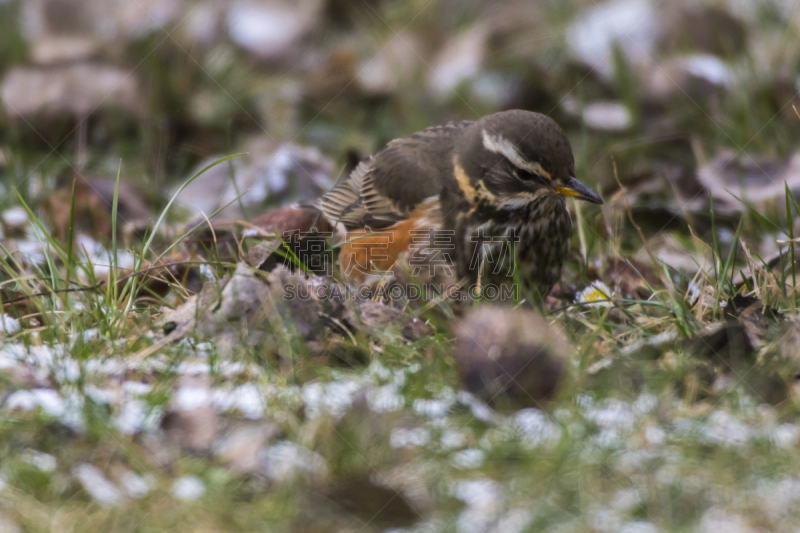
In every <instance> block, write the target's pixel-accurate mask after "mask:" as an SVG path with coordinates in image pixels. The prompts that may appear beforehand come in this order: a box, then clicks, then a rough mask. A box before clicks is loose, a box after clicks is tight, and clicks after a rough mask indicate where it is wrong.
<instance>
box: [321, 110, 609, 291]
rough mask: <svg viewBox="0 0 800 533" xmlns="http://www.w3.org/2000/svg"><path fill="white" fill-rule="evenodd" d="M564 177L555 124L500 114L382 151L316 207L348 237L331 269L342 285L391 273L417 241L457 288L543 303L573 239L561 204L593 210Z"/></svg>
mask: <svg viewBox="0 0 800 533" xmlns="http://www.w3.org/2000/svg"><path fill="white" fill-rule="evenodd" d="M574 176H575V163H574V158H573V155H572V148H571V147H570V144H569V140H568V139H567V137H566V135H565V134H564V132H563V130H562V129H561V128H560V127H559V126H558V124H556V122H555V121H553V120H552V119H551V118H549V117H547V116H545V115H541V114H539V113H533V112H530V111H521V110H512V111H503V112H500V113H494V114H492V115H487V116H485V117H483V118H481V119H480V120H477V121H460V122H449V123H447V124H444V125H441V126H434V127H431V128H427V129H425V130H423V131H420V132H417V133H414V134H413V135H410V136H408V137H403V138H400V139H395V140H393V141H391V142H389V143H388V144H387V145H386V147H384V148H383V149H382V150H380V151H379V152H377V153H376V154H375V155H373V156H372V157H370V158H369V159H367V160H365V161H363V162H361V163H360V164H359V165H358V166H357V167H356V168H355V170H353V172H352V173H351V174H350V176H349V178H348V179H347V180H346V181H344V182H342V183H340V184H338V185H337V186H336V187H335V188H334V189H332V190H331V191H329V192H328V193H327V194H325V195H324V196H323V197H322V198H321V199H320V200H319V201H318V202H317V207H318V208H319V209H320V210H321V211H322V213H323V214H324V215H325V216H326V217H327V218H328V219H329V220H330V221H332V222H334V223H338V224H341V226H343V227H344V229H346V230H347V231H348V233H347V239H346V241H345V242H344V244H343V245H342V246H341V249H340V253H339V265H340V266H341V268H342V272H343V273H344V275H345V278H346V280H347V281H348V282H349V283H351V284H358V283H363V282H365V281H368V280H369V279H370V276H371V275H372V274H375V273H377V272H381V271H389V270H391V269H392V268H393V267H394V266H395V265H396V263H397V262H398V260H399V259H402V258H403V256H404V254H405V255H408V253H409V248H410V247H412V246H414V243H419V242H420V235H425V234H428V235H429V236H430V235H432V236H431V237H429V238H428V240H427V241H426V242H427V243H428V246H432V247H433V248H437V249H436V250H427V252H426V254H427V255H426V257H428V258H430V257H431V254H436V253H437V252H441V253H439V254H438V257H440V260H441V261H440V263H441V266H442V267H446V266H447V265H446V262H447V261H449V262H450V263H452V265H453V266H454V267H455V269H456V271H457V272H456V273H457V276H458V279H460V280H464V279H466V280H467V281H468V282H470V283H478V282H480V283H482V284H483V286H487V285H488V284H493V283H494V284H505V285H509V284H513V283H515V281H516V280H520V281H522V282H523V283H526V284H527V286H528V287H529V288H531V289H533V290H534V291H536V292H538V293H539V295H541V296H542V297H544V296H546V295H547V294H548V293H549V292H550V290H551V289H552V287H553V285H554V284H555V283H556V281H558V280H559V278H560V277H561V267H562V265H563V263H564V259H565V257H566V255H567V252H568V250H569V243H570V238H571V236H572V222H571V220H570V216H569V213H568V211H567V207H566V202H565V197H567V196H572V197H575V198H578V199H581V200H586V201H589V202H592V203H595V204H602V203H603V201H602V200H601V198H600V197H599V196H598V195H597V193H595V192H594V191H592V190H591V189H590V188H588V187H587V186H586V185H584V184H583V183H581V182H580V181H578V180H577V179H576V178H575V177H574ZM431 232H432V233H431ZM416 251H417V252H418V251H419V250H418V249H417V250H416ZM430 262H431V261H429V263H430ZM435 262H436V261H434V263H435ZM407 263H410V264H413V262H412V261H407ZM515 269H519V270H518V271H515ZM479 280H480V281H479Z"/></svg>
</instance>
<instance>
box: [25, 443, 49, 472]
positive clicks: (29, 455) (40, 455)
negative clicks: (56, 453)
mask: <svg viewBox="0 0 800 533" xmlns="http://www.w3.org/2000/svg"><path fill="white" fill-rule="evenodd" d="M20 459H22V460H23V461H25V462H26V463H28V464H29V465H31V466H35V467H36V468H38V469H39V470H41V471H42V472H48V473H52V472H55V470H56V466H58V462H57V461H56V458H55V457H53V456H52V455H50V454H49V453H44V452H40V451H38V450H32V449H30V448H28V449H27V450H25V451H23V452H22V454H21V455H20Z"/></svg>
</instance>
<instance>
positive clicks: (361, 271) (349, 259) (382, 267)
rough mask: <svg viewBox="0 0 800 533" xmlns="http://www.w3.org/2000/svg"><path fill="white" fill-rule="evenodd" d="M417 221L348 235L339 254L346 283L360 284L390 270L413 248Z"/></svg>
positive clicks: (412, 219)
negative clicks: (370, 277)
mask: <svg viewBox="0 0 800 533" xmlns="http://www.w3.org/2000/svg"><path fill="white" fill-rule="evenodd" d="M418 221H419V219H414V218H410V219H408V220H403V221H402V222H398V223H397V224H395V225H393V226H390V227H388V228H385V229H380V230H374V231H371V230H355V231H350V232H348V233H347V236H346V239H345V243H344V244H343V245H342V247H341V249H340V251H339V268H340V269H341V272H342V275H343V276H344V278H345V280H346V281H347V283H349V284H350V285H359V284H362V283H365V282H367V279H368V277H369V276H380V275H381V273H382V272H389V271H391V270H392V268H394V265H395V264H396V263H397V260H398V259H399V258H400V256H401V255H402V254H403V253H404V252H405V251H406V250H408V248H409V247H410V246H411V244H412V239H413V236H414V235H413V231H412V230H414V229H417V228H418V227H419V226H418Z"/></svg>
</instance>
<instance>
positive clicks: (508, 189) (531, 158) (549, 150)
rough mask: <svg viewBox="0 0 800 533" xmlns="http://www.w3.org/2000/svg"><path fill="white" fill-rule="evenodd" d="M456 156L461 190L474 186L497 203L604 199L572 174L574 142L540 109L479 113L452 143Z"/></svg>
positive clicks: (573, 170) (598, 202) (594, 200)
mask: <svg viewBox="0 0 800 533" xmlns="http://www.w3.org/2000/svg"><path fill="white" fill-rule="evenodd" d="M456 159H457V163H458V164H459V166H460V168H456V178H457V179H458V181H459V185H460V186H461V188H462V190H465V193H466V194H468V195H469V194H470V190H469V187H472V188H473V191H474V194H475V195H477V196H480V197H481V198H485V199H487V200H488V201H489V202H490V203H492V204H494V205H495V206H497V207H502V206H507V207H509V208H513V207H515V206H520V205H523V204H527V203H534V202H538V201H542V200H545V199H548V198H550V199H554V198H558V197H563V196H571V197H574V198H577V199H579V200H586V201H587V202H592V203H595V204H602V203H603V200H602V199H601V198H600V196H599V195H598V194H597V193H596V192H594V191H593V190H592V189H590V188H589V187H587V186H586V185H584V184H583V183H581V182H580V181H578V180H577V179H576V178H575V160H574V158H573V156H572V147H571V146H570V144H569V140H568V139H567V136H566V135H565V134H564V131H563V130H562V129H561V128H560V127H559V125H558V124H556V122H555V121H554V120H553V119H551V118H550V117H547V116H545V115H542V114H539V113H533V112H530V111H521V110H512V111H503V112H500V113H494V114H492V115H487V116H485V117H483V118H481V119H480V120H478V121H477V122H475V123H474V124H473V125H472V126H470V128H469V130H468V131H466V132H465V134H464V136H463V137H462V138H461V140H460V142H459V143H458V145H457V146H456ZM459 173H460V175H459Z"/></svg>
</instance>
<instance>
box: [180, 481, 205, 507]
mask: <svg viewBox="0 0 800 533" xmlns="http://www.w3.org/2000/svg"><path fill="white" fill-rule="evenodd" d="M205 493H206V485H205V483H203V480H202V479H200V478H199V477H197V476H183V477H180V478H178V479H176V480H175V482H174V483H173V484H172V495H173V496H175V498H177V499H178V500H182V501H193V500H197V499H199V498H202V497H203V495H204V494H205Z"/></svg>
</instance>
